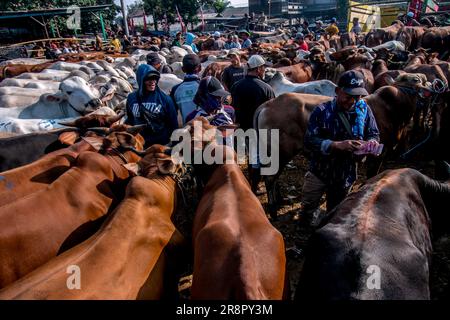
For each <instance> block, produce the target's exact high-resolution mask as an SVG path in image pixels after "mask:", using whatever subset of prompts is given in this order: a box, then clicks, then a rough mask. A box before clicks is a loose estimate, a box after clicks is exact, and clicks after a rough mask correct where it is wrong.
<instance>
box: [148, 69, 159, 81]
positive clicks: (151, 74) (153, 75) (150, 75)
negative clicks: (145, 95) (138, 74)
mask: <svg viewBox="0 0 450 320" xmlns="http://www.w3.org/2000/svg"><path fill="white" fill-rule="evenodd" d="M160 77H161V74H160V73H159V71H158V70H156V69H155V68H152V69H151V70H150V71H149V72H147V74H146V75H145V77H144V81H145V80H147V79H153V78H156V79H158V80H159V78H160Z"/></svg>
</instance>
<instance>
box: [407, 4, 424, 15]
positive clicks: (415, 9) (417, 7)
mask: <svg viewBox="0 0 450 320" xmlns="http://www.w3.org/2000/svg"><path fill="white" fill-rule="evenodd" d="M422 4H423V1H422V0H412V1H411V3H410V4H409V7H408V12H412V13H414V19H418V18H419V16H420V13H421V12H422Z"/></svg>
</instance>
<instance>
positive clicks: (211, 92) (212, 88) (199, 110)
mask: <svg viewBox="0 0 450 320" xmlns="http://www.w3.org/2000/svg"><path fill="white" fill-rule="evenodd" d="M229 95H230V93H229V92H228V91H225V89H224V88H223V86H222V84H221V83H220V81H219V80H217V79H216V78H215V77H212V76H207V77H205V78H203V79H202V80H201V81H200V84H199V87H198V90H197V93H196V94H195V97H194V103H195V104H196V105H197V107H196V109H195V110H194V111H192V112H191V113H190V114H189V115H188V116H187V117H186V122H189V121H191V120H192V119H194V118H196V117H199V116H203V117H208V116H211V115H215V117H214V118H213V119H212V120H210V123H211V124H212V125H213V126H224V125H229V124H234V120H235V119H234V109H233V107H232V106H229V105H224V104H223V101H224V99H225V98H226V97H228V96H229ZM224 140H225V143H226V144H227V145H228V146H229V147H233V140H232V137H231V136H228V137H226V138H225V139H224Z"/></svg>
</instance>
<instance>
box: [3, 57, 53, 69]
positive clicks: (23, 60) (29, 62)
mask: <svg viewBox="0 0 450 320" xmlns="http://www.w3.org/2000/svg"><path fill="white" fill-rule="evenodd" d="M51 61H52V60H48V59H34V58H17V59H11V60H6V61H3V62H1V63H0V67H2V66H6V65H8V64H27V65H36V64H41V63H45V62H51Z"/></svg>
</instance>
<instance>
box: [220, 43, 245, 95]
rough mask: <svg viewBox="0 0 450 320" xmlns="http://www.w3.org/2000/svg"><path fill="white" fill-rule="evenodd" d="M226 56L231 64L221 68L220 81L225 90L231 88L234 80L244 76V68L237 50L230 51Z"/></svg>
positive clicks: (236, 80)
mask: <svg viewBox="0 0 450 320" xmlns="http://www.w3.org/2000/svg"><path fill="white" fill-rule="evenodd" d="M227 57H228V58H229V59H230V60H231V65H229V66H228V67H226V68H225V69H223V72H222V83H223V84H224V86H225V89H226V90H231V88H232V87H233V85H234V84H235V83H236V82H238V81H239V80H241V79H243V78H244V74H245V70H244V67H243V66H242V64H241V58H240V56H239V52H236V51H230V53H228V55H227Z"/></svg>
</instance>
